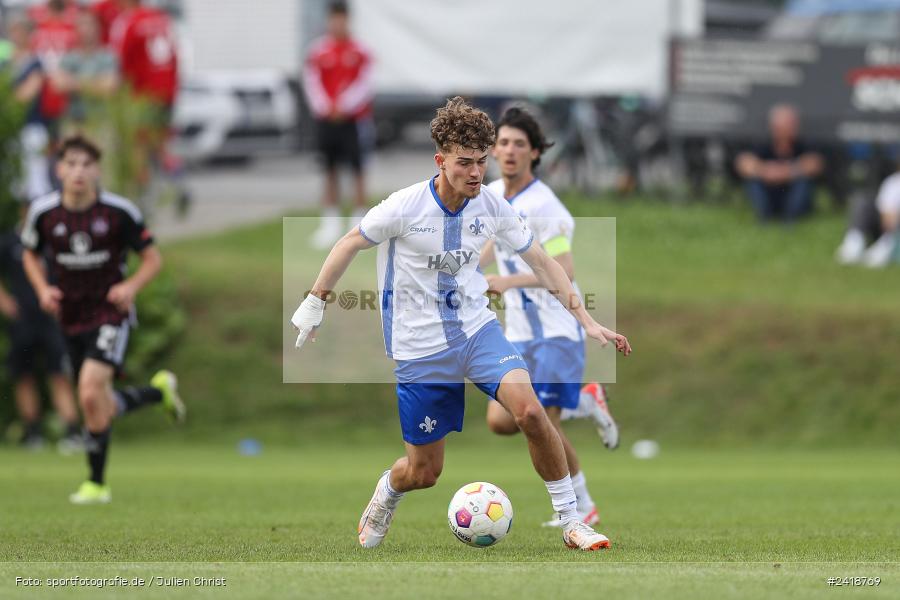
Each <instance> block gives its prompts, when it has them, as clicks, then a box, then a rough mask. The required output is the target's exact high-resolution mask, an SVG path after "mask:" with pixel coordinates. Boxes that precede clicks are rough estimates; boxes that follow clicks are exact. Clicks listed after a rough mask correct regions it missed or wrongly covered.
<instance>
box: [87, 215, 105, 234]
mask: <svg viewBox="0 0 900 600" xmlns="http://www.w3.org/2000/svg"><path fill="white" fill-rule="evenodd" d="M91 231H92V232H93V234H94V235H106V234H107V233H109V223H107V222H106V219H102V218H98V219H95V220H94V222H93V223H91Z"/></svg>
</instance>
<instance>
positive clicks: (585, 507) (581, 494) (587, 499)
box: [572, 471, 594, 513]
mask: <svg viewBox="0 0 900 600" xmlns="http://www.w3.org/2000/svg"><path fill="white" fill-rule="evenodd" d="M572 488H573V489H574V490H575V499H576V500H577V502H578V512H580V513H586V512H590V511H592V510H593V509H594V500H593V498H591V494H590V493H589V492H588V489H587V480H585V477H584V471H578V472H577V473H575V474H574V475H572Z"/></svg>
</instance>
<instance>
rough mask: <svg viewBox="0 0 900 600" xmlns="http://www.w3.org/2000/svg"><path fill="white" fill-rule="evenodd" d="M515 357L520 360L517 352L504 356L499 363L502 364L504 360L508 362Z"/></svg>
mask: <svg viewBox="0 0 900 600" xmlns="http://www.w3.org/2000/svg"><path fill="white" fill-rule="evenodd" d="M516 359H518V360H522V357H521V356H519V355H518V354H510V355H509V356H504V357H503V358H501V359H500V364H501V365H502V364H503V363H505V362H509V361H511V360H516Z"/></svg>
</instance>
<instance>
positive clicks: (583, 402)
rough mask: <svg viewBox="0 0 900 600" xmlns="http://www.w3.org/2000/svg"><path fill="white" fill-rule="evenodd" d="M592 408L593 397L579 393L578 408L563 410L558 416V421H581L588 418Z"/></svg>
mask: <svg viewBox="0 0 900 600" xmlns="http://www.w3.org/2000/svg"><path fill="white" fill-rule="evenodd" d="M593 406H594V397H593V396H591V395H590V394H587V393H585V392H581V394H580V395H579V396H578V406H576V407H575V408H564V409H562V413H561V414H560V417H559V418H560V419H561V420H563V421H568V420H570V419H583V418H584V417H587V416H590V414H591V408H592V407H593Z"/></svg>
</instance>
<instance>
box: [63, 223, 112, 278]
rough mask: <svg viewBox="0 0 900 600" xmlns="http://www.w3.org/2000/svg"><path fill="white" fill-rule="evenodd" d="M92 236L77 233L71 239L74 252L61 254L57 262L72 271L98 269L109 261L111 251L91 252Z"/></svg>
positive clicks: (80, 232)
mask: <svg viewBox="0 0 900 600" xmlns="http://www.w3.org/2000/svg"><path fill="white" fill-rule="evenodd" d="M91 246H92V242H91V236H90V235H89V234H87V233H85V232H84V231H76V232H75V233H73V234H72V237H70V238H69V248H71V249H72V252H60V253H59V254H57V255H56V262H58V263H59V264H61V265H62V266H64V267H66V268H67V269H72V270H85V269H96V268H97V267H100V266H102V265H104V264H106V262H107V261H108V260H109V257H110V254H109V250H97V251H95V252H91Z"/></svg>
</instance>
